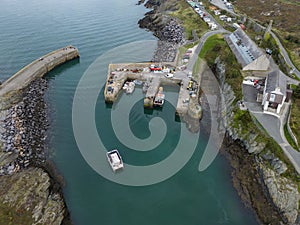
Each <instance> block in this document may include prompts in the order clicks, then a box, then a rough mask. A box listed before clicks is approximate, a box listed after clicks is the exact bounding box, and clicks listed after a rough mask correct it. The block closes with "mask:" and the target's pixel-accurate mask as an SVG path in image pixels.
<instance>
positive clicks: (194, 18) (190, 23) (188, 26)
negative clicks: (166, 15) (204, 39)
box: [170, 0, 208, 40]
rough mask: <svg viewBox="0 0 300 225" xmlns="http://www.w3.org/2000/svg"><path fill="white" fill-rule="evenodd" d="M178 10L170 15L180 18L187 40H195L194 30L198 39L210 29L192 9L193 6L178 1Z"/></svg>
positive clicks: (180, 0) (181, 0)
mask: <svg viewBox="0 0 300 225" xmlns="http://www.w3.org/2000/svg"><path fill="white" fill-rule="evenodd" d="M177 8H178V10H176V11H175V12H172V13H171V14H170V15H171V16H174V17H176V18H178V19H179V20H180V21H181V22H182V25H183V27H184V29H185V32H186V37H187V39H189V40H190V39H193V36H192V30H195V31H196V33H197V35H198V37H200V36H201V35H202V34H203V33H205V32H206V31H207V29H208V27H207V25H206V23H205V22H204V21H203V20H202V19H201V18H200V16H199V15H198V14H197V13H196V12H195V11H194V10H193V9H192V8H191V6H190V5H189V4H188V3H186V2H185V1H184V0H179V1H177Z"/></svg>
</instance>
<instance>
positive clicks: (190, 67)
mask: <svg viewBox="0 0 300 225" xmlns="http://www.w3.org/2000/svg"><path fill="white" fill-rule="evenodd" d="M221 33H228V31H227V30H224V29H223V28H221V29H219V30H214V31H209V32H207V33H205V34H204V35H203V36H202V37H201V39H200V42H199V44H198V46H197V48H196V50H195V52H194V54H193V56H192V57H191V58H190V60H189V62H188V65H187V70H188V71H193V67H194V65H195V62H196V61H197V58H198V56H199V53H200V52H201V49H202V47H203V45H204V44H205V42H206V40H207V39H208V38H209V37H211V36H213V35H215V34H221Z"/></svg>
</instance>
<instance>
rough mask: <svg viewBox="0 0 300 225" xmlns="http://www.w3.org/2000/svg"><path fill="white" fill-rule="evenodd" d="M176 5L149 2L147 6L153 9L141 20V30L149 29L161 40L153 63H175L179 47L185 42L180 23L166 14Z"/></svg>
mask: <svg viewBox="0 0 300 225" xmlns="http://www.w3.org/2000/svg"><path fill="white" fill-rule="evenodd" d="M174 5H176V4H171V5H168V6H166V1H161V0H149V1H147V3H146V4H145V6H146V7H148V8H153V10H151V11H150V12H147V13H146V14H145V17H144V18H143V19H141V20H139V22H138V24H139V26H140V28H143V29H148V30H149V31H151V32H153V34H154V36H156V37H157V38H158V39H159V42H158V46H157V49H156V52H155V54H154V57H153V59H152V61H154V62H161V61H164V62H172V61H174V59H175V57H176V53H177V49H178V46H179V45H182V44H183V43H184V42H185V34H184V29H183V27H182V26H181V25H180V23H179V22H178V21H177V20H176V19H174V18H172V17H170V16H169V15H168V14H166V13H165V12H166V11H170V10H175V9H176V7H175V8H174Z"/></svg>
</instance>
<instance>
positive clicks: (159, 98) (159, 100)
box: [153, 87, 165, 107]
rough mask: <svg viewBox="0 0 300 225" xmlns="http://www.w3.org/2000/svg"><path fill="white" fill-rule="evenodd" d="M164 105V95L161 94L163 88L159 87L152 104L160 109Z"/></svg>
mask: <svg viewBox="0 0 300 225" xmlns="http://www.w3.org/2000/svg"><path fill="white" fill-rule="evenodd" d="M164 103H165V94H164V93H163V87H159V90H158V92H157V94H156V95H155V98H154V102H153V104H154V106H160V107H162V105H163V104H164Z"/></svg>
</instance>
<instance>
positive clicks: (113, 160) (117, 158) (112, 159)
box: [106, 149, 124, 172]
mask: <svg viewBox="0 0 300 225" xmlns="http://www.w3.org/2000/svg"><path fill="white" fill-rule="evenodd" d="M106 156H107V160H108V162H109V164H110V166H111V168H112V170H113V171H114V172H116V171H117V170H120V169H123V168H124V165H123V161H122V157H121V155H120V153H119V151H118V150H117V149H114V150H112V151H109V152H107V153H106Z"/></svg>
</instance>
